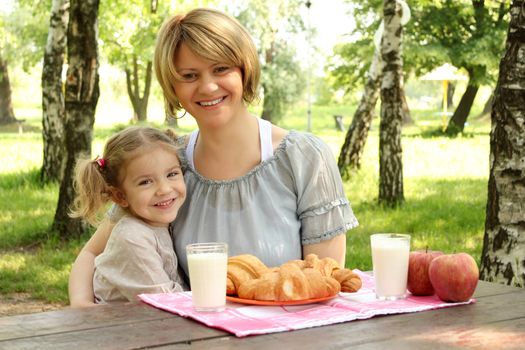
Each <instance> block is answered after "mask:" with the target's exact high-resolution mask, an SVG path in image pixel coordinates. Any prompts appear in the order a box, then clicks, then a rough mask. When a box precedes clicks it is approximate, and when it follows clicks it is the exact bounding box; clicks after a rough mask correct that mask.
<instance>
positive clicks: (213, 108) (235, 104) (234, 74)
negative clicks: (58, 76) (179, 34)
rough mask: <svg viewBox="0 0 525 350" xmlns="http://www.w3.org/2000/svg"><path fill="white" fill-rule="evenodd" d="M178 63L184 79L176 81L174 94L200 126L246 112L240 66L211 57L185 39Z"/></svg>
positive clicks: (208, 125) (212, 124) (209, 125)
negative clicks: (199, 52) (195, 48)
mask: <svg viewBox="0 0 525 350" xmlns="http://www.w3.org/2000/svg"><path fill="white" fill-rule="evenodd" d="M175 66H176V67H177V72H178V73H179V74H180V75H181V76H182V80H178V81H175V82H174V83H173V87H174V89H175V94H176V95H177V97H178V99H179V101H180V103H181V105H182V106H183V107H184V109H186V111H188V113H190V114H191V115H192V116H193V117H194V118H195V119H196V120H197V123H198V124H199V128H201V129H202V128H203V127H218V126H221V125H225V124H226V123H228V122H229V121H231V120H232V119H234V118H235V117H236V116H240V115H242V114H243V113H247V109H246V107H245V105H244V103H243V101H242V95H243V85H242V73H241V70H240V68H239V67H233V66H230V65H228V64H226V63H223V62H212V61H208V60H206V59H204V58H202V57H200V56H198V55H196V54H194V53H193V52H192V51H191V50H190V49H189V47H188V46H186V45H185V44H184V43H183V44H181V46H180V48H179V49H178V50H177V54H176V55H175Z"/></svg>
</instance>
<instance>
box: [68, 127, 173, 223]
mask: <svg viewBox="0 0 525 350" xmlns="http://www.w3.org/2000/svg"><path fill="white" fill-rule="evenodd" d="M159 144H160V145H163V146H166V147H168V148H169V149H172V150H173V152H174V153H175V154H177V156H178V151H179V147H178V143H177V141H176V136H175V134H174V133H173V132H172V131H171V130H167V131H161V130H158V129H155V128H151V127H145V126H132V127H128V128H126V129H124V130H122V131H119V132H117V133H116V134H114V135H113V136H111V137H110V138H109V139H108V141H107V142H106V145H105V147H104V153H103V155H102V157H101V158H98V157H97V158H96V159H95V160H92V159H80V160H79V161H78V162H77V164H76V166H75V180H74V188H75V193H76V196H75V200H74V203H73V209H72V211H71V213H70V216H71V217H73V218H83V219H85V220H86V221H87V222H89V223H90V224H92V225H94V226H95V225H97V224H98V221H99V217H98V216H99V214H100V211H101V209H103V208H105V206H106V204H107V203H108V202H109V201H111V188H112V187H118V186H119V179H120V178H121V176H122V174H120V171H121V169H122V168H123V167H124V166H125V165H126V162H127V161H128V160H129V159H130V158H131V157H134V156H136V155H137V153H136V151H138V150H139V149H140V151H143V152H146V151H147V150H148V149H149V147H151V146H153V145H159Z"/></svg>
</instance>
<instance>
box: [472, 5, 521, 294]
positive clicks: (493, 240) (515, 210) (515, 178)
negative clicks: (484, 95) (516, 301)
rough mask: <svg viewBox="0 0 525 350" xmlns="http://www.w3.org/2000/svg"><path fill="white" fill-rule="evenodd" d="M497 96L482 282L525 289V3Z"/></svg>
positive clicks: (516, 12) (512, 31)
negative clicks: (524, 63)
mask: <svg viewBox="0 0 525 350" xmlns="http://www.w3.org/2000/svg"><path fill="white" fill-rule="evenodd" d="M510 14H511V19H510V24H509V30H508V33H507V43H506V49H505V54H504V56H503V58H502V59H501V62H500V72H499V80H498V84H497V87H496V90H495V92H494V105H493V107H492V114H491V121H492V128H491V132H490V175H489V183H488V201H487V215H486V221H485V235H484V238H483V251H482V255H481V269H480V270H481V271H480V277H481V279H483V280H485V281H491V282H499V283H502V284H507V285H515V286H521V287H524V280H525V253H524V251H525V200H524V198H525V66H524V65H523V62H525V34H524V33H525V31H524V30H523V28H525V0H514V1H513V2H512V5H511V7H510Z"/></svg>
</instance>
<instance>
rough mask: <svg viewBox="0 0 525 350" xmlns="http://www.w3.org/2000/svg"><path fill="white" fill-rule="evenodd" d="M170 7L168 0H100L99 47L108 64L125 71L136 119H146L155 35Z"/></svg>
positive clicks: (127, 87)
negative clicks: (159, 0) (164, 0)
mask: <svg viewBox="0 0 525 350" xmlns="http://www.w3.org/2000/svg"><path fill="white" fill-rule="evenodd" d="M153 6H154V7H155V11H154V12H153V11H152V7H153ZM170 9H171V8H170V5H169V3H168V2H160V3H157V4H153V2H144V1H143V0H115V1H111V2H109V1H103V2H102V3H101V6H100V38H101V41H102V46H101V48H102V51H103V52H104V54H105V56H106V57H107V58H108V61H109V63H110V64H112V65H115V66H117V67H119V68H120V69H122V71H123V73H124V74H125V84H126V90H127V92H128V97H129V99H130V102H131V105H132V107H133V119H134V120H136V121H145V120H147V118H148V101H149V97H150V91H151V83H152V76H153V70H152V61H153V50H154V46H155V38H156V34H157V30H158V28H159V27H160V25H161V23H162V21H163V20H164V19H165V18H166V17H167V16H168V14H169V12H170Z"/></svg>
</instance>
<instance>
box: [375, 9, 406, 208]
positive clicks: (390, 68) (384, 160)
mask: <svg viewBox="0 0 525 350" xmlns="http://www.w3.org/2000/svg"><path fill="white" fill-rule="evenodd" d="M383 4H384V5H383V6H384V7H383V13H384V23H385V24H384V32H383V38H382V40H381V59H382V60H383V62H384V65H383V79H382V81H381V123H380V125H379V202H380V203H383V204H386V205H389V206H395V205H397V204H400V203H401V202H402V201H403V200H404V194H403V159H402V148H401V124H402V123H403V96H402V94H403V91H404V90H403V59H402V57H401V43H402V38H403V36H402V34H403V27H402V26H401V6H400V5H399V3H398V2H397V1H396V0H384V2H383Z"/></svg>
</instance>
